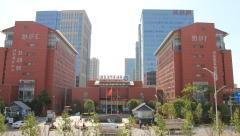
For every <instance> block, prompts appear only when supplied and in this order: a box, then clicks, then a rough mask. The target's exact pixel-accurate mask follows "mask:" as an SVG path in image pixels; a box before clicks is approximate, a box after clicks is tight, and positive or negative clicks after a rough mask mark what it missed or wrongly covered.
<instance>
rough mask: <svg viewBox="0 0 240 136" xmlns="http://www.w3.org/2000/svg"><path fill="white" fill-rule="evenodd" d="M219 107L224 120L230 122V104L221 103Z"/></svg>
mask: <svg viewBox="0 0 240 136" xmlns="http://www.w3.org/2000/svg"><path fill="white" fill-rule="evenodd" d="M218 108H219V111H220V113H221V115H222V120H223V121H224V122H228V121H229V120H230V118H229V117H230V110H229V108H228V105H227V104H221V105H219V106H218Z"/></svg>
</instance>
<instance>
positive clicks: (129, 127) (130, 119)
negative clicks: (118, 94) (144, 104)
mask: <svg viewBox="0 0 240 136" xmlns="http://www.w3.org/2000/svg"><path fill="white" fill-rule="evenodd" d="M135 123H136V120H135V118H134V117H133V116H131V115H130V116H129V117H128V123H127V124H126V128H127V133H128V134H129V135H130V136H131V135H132V131H131V130H132V127H133V126H134V125H135Z"/></svg>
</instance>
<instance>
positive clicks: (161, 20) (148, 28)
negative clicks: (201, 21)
mask: <svg viewBox="0 0 240 136" xmlns="http://www.w3.org/2000/svg"><path fill="white" fill-rule="evenodd" d="M193 22H194V17H193V11H192V10H147V9H146V10H145V9H144V10H143V11H142V16H141V23H140V29H139V31H140V38H139V39H140V46H141V52H142V53H141V54H142V55H143V56H142V57H141V58H142V60H141V61H142V64H143V65H142V66H143V67H142V68H141V69H142V71H141V72H142V75H143V76H144V78H143V79H144V85H155V84H156V80H155V79H156V74H155V73H156V59H155V56H154V53H155V51H156V49H157V48H158V46H159V44H160V43H161V42H162V41H163V39H164V38H165V37H166V36H167V34H168V33H169V32H170V31H173V30H175V29H178V28H180V27H183V26H186V25H189V24H192V23H193Z"/></svg>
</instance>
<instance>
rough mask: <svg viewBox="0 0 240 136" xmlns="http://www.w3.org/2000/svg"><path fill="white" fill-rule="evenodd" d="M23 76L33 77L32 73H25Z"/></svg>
mask: <svg viewBox="0 0 240 136" xmlns="http://www.w3.org/2000/svg"><path fill="white" fill-rule="evenodd" d="M23 75H24V76H31V75H32V73H30V72H23Z"/></svg>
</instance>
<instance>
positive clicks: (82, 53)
mask: <svg viewBox="0 0 240 136" xmlns="http://www.w3.org/2000/svg"><path fill="white" fill-rule="evenodd" d="M36 21H37V22H39V23H41V24H44V25H46V26H48V27H50V28H52V29H57V30H60V31H61V32H62V33H63V35H64V36H65V37H66V38H67V39H68V41H70V43H71V44H72V45H73V46H74V48H75V49H76V50H77V51H78V53H79V54H78V55H77V59H76V66H75V74H76V87H79V86H83V87H84V86H86V83H87V80H88V78H89V77H88V76H89V71H88V70H89V67H90V50H91V23H90V20H89V18H88V16H87V14H86V12H85V11H84V10H63V11H37V13H36Z"/></svg>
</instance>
